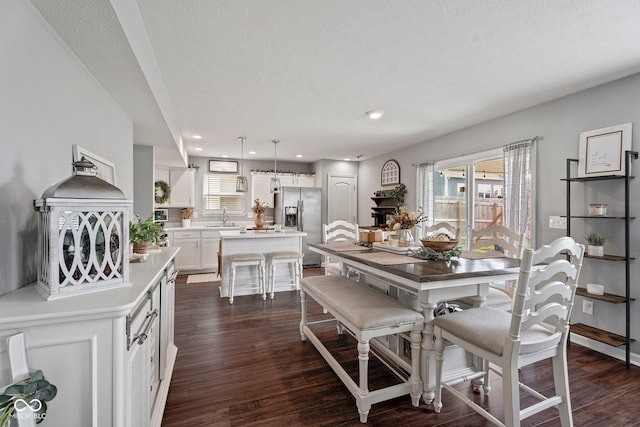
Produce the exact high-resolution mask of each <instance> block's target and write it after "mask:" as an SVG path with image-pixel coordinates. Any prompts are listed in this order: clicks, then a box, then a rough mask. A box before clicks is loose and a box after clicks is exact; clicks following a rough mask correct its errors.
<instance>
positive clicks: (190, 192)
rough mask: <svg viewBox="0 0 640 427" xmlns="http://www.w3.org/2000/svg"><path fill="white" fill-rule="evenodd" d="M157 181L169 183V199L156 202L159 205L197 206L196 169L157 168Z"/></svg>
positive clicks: (173, 206)
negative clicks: (159, 202) (165, 201)
mask: <svg viewBox="0 0 640 427" xmlns="http://www.w3.org/2000/svg"><path fill="white" fill-rule="evenodd" d="M155 179H156V181H158V180H162V181H165V182H166V183H167V184H169V188H170V189H171V193H170V195H169V201H168V202H167V203H163V204H156V206H157V207H169V208H190V207H194V206H195V200H196V199H195V170H194V169H166V168H156V170H155Z"/></svg>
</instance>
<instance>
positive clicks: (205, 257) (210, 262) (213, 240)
mask: <svg viewBox="0 0 640 427" xmlns="http://www.w3.org/2000/svg"><path fill="white" fill-rule="evenodd" d="M201 243H202V245H201V248H202V268H203V269H206V270H214V271H218V248H219V246H220V233H219V232H218V231H213V230H211V231H209V230H207V231H203V232H202V241H201Z"/></svg>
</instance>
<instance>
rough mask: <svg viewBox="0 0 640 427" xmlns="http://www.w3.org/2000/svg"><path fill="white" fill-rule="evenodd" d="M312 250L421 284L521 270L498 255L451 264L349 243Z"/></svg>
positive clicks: (455, 260)
mask: <svg viewBox="0 0 640 427" xmlns="http://www.w3.org/2000/svg"><path fill="white" fill-rule="evenodd" d="M309 247H311V248H316V249H318V250H319V251H322V252H326V253H327V254H329V255H333V256H336V257H340V258H343V259H344V260H346V261H353V262H357V263H361V264H364V265H367V266H369V267H373V268H376V269H379V270H381V271H384V272H387V273H391V274H396V275H398V276H401V277H404V278H406V279H409V280H412V281H415V282H420V283H424V282H435V281H442V280H458V279H465V278H478V277H483V276H495V275H500V274H513V273H514V270H517V269H518V268H519V267H520V260H519V259H516V258H507V257H504V256H499V254H496V253H491V254H489V255H486V256H483V255H479V254H478V253H465V252H463V253H462V255H461V256H460V257H455V258H452V259H451V260H450V261H435V260H422V259H419V258H413V257H410V256H406V255H398V254H392V253H388V252H384V251H380V250H377V249H372V248H367V247H364V246H358V245H355V244H347V243H326V244H325V243H309Z"/></svg>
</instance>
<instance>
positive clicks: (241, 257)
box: [229, 253, 264, 262]
mask: <svg viewBox="0 0 640 427" xmlns="http://www.w3.org/2000/svg"><path fill="white" fill-rule="evenodd" d="M229 261H231V262H244V261H264V255H262V254H259V253H248V254H235V255H231V256H230V257H229Z"/></svg>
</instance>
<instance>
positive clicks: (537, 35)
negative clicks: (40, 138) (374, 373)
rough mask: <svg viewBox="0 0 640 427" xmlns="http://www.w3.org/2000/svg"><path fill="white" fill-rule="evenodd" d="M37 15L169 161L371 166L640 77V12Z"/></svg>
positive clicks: (419, 6)
mask: <svg viewBox="0 0 640 427" xmlns="http://www.w3.org/2000/svg"><path fill="white" fill-rule="evenodd" d="M32 2H33V3H34V4H35V5H36V7H37V8H38V9H39V10H40V12H41V13H42V15H43V16H44V17H45V19H46V20H47V21H48V22H49V23H50V24H51V27H52V28H53V29H54V30H55V31H56V32H57V33H58V34H60V36H61V38H62V39H63V40H64V41H65V42H66V43H67V44H68V45H69V46H70V48H71V49H72V50H73V51H74V52H75V53H76V55H77V56H78V57H79V58H80V60H82V61H83V62H84V63H85V64H86V66H87V68H88V69H89V70H90V71H91V72H92V73H93V74H94V75H95V76H96V78H97V79H98V80H99V81H100V82H101V83H102V84H103V85H104V86H105V88H106V89H107V90H108V91H109V92H110V93H111V95H112V96H113V97H114V99H115V100H116V101H117V102H119V103H120V104H121V105H122V106H123V109H124V110H125V111H126V112H127V113H128V114H129V115H130V116H131V117H132V119H133V120H134V123H135V126H134V138H135V142H136V143H140V144H155V145H158V146H161V147H164V148H163V150H165V151H163V153H166V155H167V156H168V157H167V158H166V159H165V160H160V161H161V162H165V163H169V162H172V161H175V160H176V159H179V151H180V150H179V149H177V148H176V145H177V146H180V144H182V143H184V146H185V147H186V150H187V151H188V152H189V153H190V154H191V155H199V156H212V157H219V156H222V155H229V156H231V157H238V156H239V151H240V148H239V144H238V143H237V137H238V136H241V135H242V136H246V137H247V140H246V143H245V152H248V151H256V152H257V153H256V154H255V155H254V158H261V159H272V158H273V145H272V144H270V143H269V141H270V140H272V139H280V140H281V143H280V144H279V145H278V159H279V160H280V159H282V160H285V159H286V160H295V158H294V156H295V154H302V155H303V158H302V159H300V160H302V161H315V160H318V159H342V158H345V157H349V158H352V159H353V158H356V157H357V156H362V157H361V158H362V159H366V158H370V157H373V156H377V155H381V154H384V153H386V152H389V151H392V150H395V149H397V148H400V147H404V146H408V145H412V144H416V143H419V142H421V141H424V140H426V139H429V138H433V137H435V136H438V135H442V134H444V133H448V132H451V131H454V130H457V129H461V128H464V127H467V126H470V125H473V124H476V123H479V122H483V121H486V120H489V119H492V118H496V117H499V116H502V115H505V114H508V113H511V112H514V111H518V110H521V109H523V108H526V107H529V106H532V105H536V104H539V103H542V102H545V101H548V100H551V99H555V98H559V97H561V96H564V95H567V94H571V93H574V92H577V91H580V90H583V89H586V88H589V87H593V86H596V85H599V84H602V83H605V82H608V81H611V80H615V79H618V78H621V77H624V76H627V75H630V74H634V73H637V72H640V25H639V24H638V23H639V22H640V2H638V1H636V0H576V1H570V0H536V1H533V2H532V1H525V0H484V1H471V0H468V1H461V0H460V1H455V0H439V1H426V0H349V1H342V0H315V1H310V0H309V1H307V0H189V1H175V0H173V1H172V0H138V2H137V5H138V8H135V3H134V2H133V1H132V0H111V1H109V0H86V1H83V2H79V1H77V0H32ZM147 36H148V39H147ZM372 109H382V110H384V111H385V115H384V117H383V118H382V119H381V120H378V121H375V122H373V121H369V120H368V119H367V118H366V117H365V114H364V113H365V112H366V111H368V110H372ZM193 134H200V135H202V136H203V139H202V140H201V141H195V140H193V139H192V135H193ZM196 146H198V147H203V148H204V150H203V151H201V152H196V151H194V148H195V147H196ZM172 147H173V148H172ZM171 148H172V149H171ZM245 157H247V158H249V155H246V156H245ZM171 158H173V160H171Z"/></svg>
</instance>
